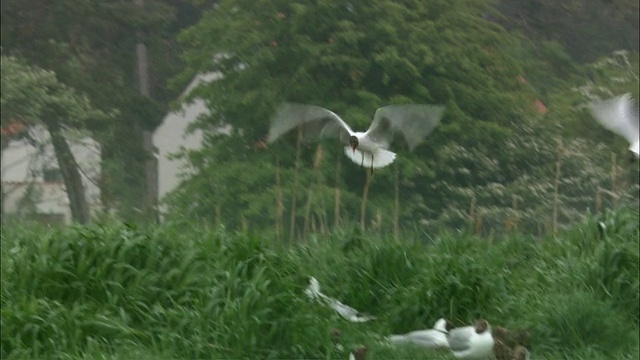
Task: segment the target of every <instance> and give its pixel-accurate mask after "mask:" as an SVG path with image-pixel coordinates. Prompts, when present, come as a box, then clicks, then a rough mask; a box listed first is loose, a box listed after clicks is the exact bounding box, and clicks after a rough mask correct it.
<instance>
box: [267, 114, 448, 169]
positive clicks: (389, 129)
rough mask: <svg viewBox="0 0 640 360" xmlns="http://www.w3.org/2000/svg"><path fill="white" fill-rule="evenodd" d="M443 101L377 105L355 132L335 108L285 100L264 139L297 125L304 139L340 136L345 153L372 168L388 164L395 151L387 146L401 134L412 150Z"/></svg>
mask: <svg viewBox="0 0 640 360" xmlns="http://www.w3.org/2000/svg"><path fill="white" fill-rule="evenodd" d="M443 113H444V106H443V105H419V104H409V105H388V106H385V107H382V108H379V109H378V110H377V111H376V113H375V115H374V116H373V121H372V123H371V126H370V127H369V130H367V131H366V132H355V131H353V130H352V129H351V127H349V125H347V123H346V122H345V121H344V120H342V118H340V116H338V115H336V114H335V113H334V112H332V111H330V110H327V109H325V108H322V107H320V106H316V105H305V104H295V103H285V104H283V105H282V106H280V108H279V109H278V110H277V112H276V114H275V116H274V119H273V123H272V124H271V129H270V130H269V136H268V139H267V142H269V143H272V142H274V141H275V140H276V139H278V138H279V137H280V136H281V135H283V134H284V133H286V132H288V131H290V130H291V129H293V128H295V127H296V126H300V127H301V128H302V134H303V137H304V139H305V140H307V141H310V140H316V139H319V138H321V137H334V138H338V139H340V141H341V142H342V143H344V144H345V145H347V146H346V147H345V155H347V157H348V158H349V159H351V160H352V161H353V162H354V163H356V164H360V166H366V167H369V168H370V169H371V173H372V174H373V169H374V168H381V167H385V166H387V165H389V164H391V163H392V162H393V161H394V160H395V158H396V154H395V153H394V152H392V151H389V150H388V147H389V145H391V143H392V142H393V140H394V138H395V136H396V135H397V134H401V135H402V136H403V137H404V139H405V140H406V142H407V145H408V146H409V150H410V151H411V150H413V149H414V148H415V147H416V146H418V144H420V143H421V142H422V141H423V140H424V138H425V137H426V136H427V135H429V133H430V132H431V131H432V130H433V129H434V128H435V127H436V126H437V125H438V124H439V122H440V118H441V117H442V114H443Z"/></svg>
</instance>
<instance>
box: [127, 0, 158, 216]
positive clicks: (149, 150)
mask: <svg viewBox="0 0 640 360" xmlns="http://www.w3.org/2000/svg"><path fill="white" fill-rule="evenodd" d="M133 2H134V4H135V5H137V6H138V7H139V8H140V13H142V12H144V0H133ZM137 36H138V39H139V42H138V43H137V44H136V63H137V64H136V65H137V66H136V70H137V71H136V74H137V77H138V79H137V80H138V81H137V82H138V91H139V92H140V95H142V96H144V97H150V96H151V95H150V91H149V59H148V57H147V46H146V45H145V44H144V43H143V42H141V40H140V39H142V38H143V34H142V33H141V32H138V34H137ZM142 148H143V149H144V152H145V154H146V160H145V166H144V169H145V171H144V175H145V187H144V188H145V193H144V200H143V209H144V213H145V214H150V215H152V217H153V219H154V220H155V221H156V222H157V221H158V209H157V202H158V199H157V198H158V158H157V157H156V154H157V152H156V151H155V147H154V146H153V133H152V132H151V131H149V130H147V129H142Z"/></svg>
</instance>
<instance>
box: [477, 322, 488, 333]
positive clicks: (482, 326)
mask: <svg viewBox="0 0 640 360" xmlns="http://www.w3.org/2000/svg"><path fill="white" fill-rule="evenodd" d="M485 331H491V329H490V327H489V322H488V321H487V320H484V319H480V320H478V321H477V322H476V333H478V334H482V333H483V332H485Z"/></svg>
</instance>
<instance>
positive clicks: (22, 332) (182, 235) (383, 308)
mask: <svg viewBox="0 0 640 360" xmlns="http://www.w3.org/2000/svg"><path fill="white" fill-rule="evenodd" d="M597 220H602V221H604V222H605V223H606V224H607V232H606V235H605V236H604V237H602V236H600V235H599V233H598V230H597V226H596V221H597ZM638 236H639V226H638V213H637V210H631V211H629V210H626V211H625V210H622V211H620V212H618V213H607V214H605V215H603V216H601V217H600V218H591V219H589V220H587V221H586V222H585V223H584V224H581V225H580V226H577V227H575V228H573V229H571V230H568V231H566V232H563V233H561V234H560V235H559V236H558V237H557V238H551V237H550V238H544V239H534V238H530V237H526V236H515V235H514V236H505V237H504V238H497V239H496V240H494V241H493V243H492V244H488V243H487V242H486V241H485V240H482V239H480V238H475V237H472V236H467V235H464V234H441V235H439V236H429V237H428V236H426V235H424V234H423V235H415V236H414V237H413V238H406V239H403V242H402V243H395V242H393V241H392V240H390V239H384V238H377V237H375V236H369V235H366V234H364V235H363V234H359V233H358V232H356V231H350V230H344V231H342V232H336V233H334V234H332V235H331V236H328V237H318V238H314V239H312V241H310V242H309V243H306V244H300V245H296V246H291V247H286V248H285V247H283V246H276V245H274V244H273V241H272V239H271V238H267V237H261V236H255V235H245V234H235V233H229V232H227V231H225V230H224V229H213V230H212V229H189V230H185V229H184V228H177V227H175V226H171V225H163V226H161V227H157V228H153V229H134V228H131V227H128V226H125V225H109V226H106V225H105V226H98V225H94V226H90V227H86V228H82V227H70V228H64V229H54V230H51V229H43V228H33V227H31V228H27V227H18V226H7V227H5V228H4V229H3V232H2V319H1V326H2V358H3V359H347V356H348V355H347V352H346V351H345V352H339V351H338V350H336V349H335V348H334V346H333V343H332V338H331V335H330V333H331V329H333V328H339V329H340V330H341V331H342V333H343V339H342V341H343V343H344V345H345V347H346V348H347V349H349V347H350V346H352V345H354V346H355V345H356V344H364V345H366V346H367V347H368V348H369V349H370V352H369V354H370V356H369V357H370V358H372V359H409V358H411V359H453V357H452V356H450V355H448V354H438V353H431V352H428V351H424V350H419V349H413V348H409V349H405V348H391V347H387V346H385V345H383V344H381V343H379V342H378V339H379V338H380V337H381V336H384V335H388V334H392V333H403V332H407V331H411V330H417V329H423V328H429V327H431V326H432V325H433V323H434V321H435V320H436V319H437V318H439V317H440V316H445V317H447V318H449V319H451V320H453V321H454V322H455V323H456V325H462V324H467V323H471V322H472V321H473V320H474V319H475V318H477V317H480V316H482V317H484V318H486V319H488V320H489V321H490V323H491V324H492V325H494V326H496V325H501V326H505V327H507V328H510V329H516V328H522V329H526V330H528V331H529V332H530V333H531V335H532V339H531V350H532V359H549V360H550V359H554V360H555V359H585V360H587V359H638V356H639V347H638V335H639V331H638V321H639V301H640V299H639V276H638V271H639V255H638ZM426 239H428V241H427V244H426V245H424V242H425V241H424V240H426ZM417 244H420V245H417ZM309 276H314V277H316V278H317V279H318V280H319V281H320V284H321V285H322V291H323V292H324V293H326V294H327V295H329V296H332V297H335V298H337V299H339V300H341V301H342V302H344V303H346V304H349V305H351V306H353V307H355V308H357V309H359V310H362V311H366V312H369V313H372V314H374V315H377V316H378V317H379V318H378V319H377V320H375V321H372V322H369V323H361V324H353V323H349V322H346V321H345V320H343V319H342V318H340V317H339V315H337V314H336V313H334V312H333V311H332V310H331V309H327V308H325V307H322V306H321V305H318V304H315V303H311V302H310V301H309V300H308V299H307V298H306V296H305V295H304V293H303V291H304V289H305V288H306V286H307V284H308V281H309Z"/></svg>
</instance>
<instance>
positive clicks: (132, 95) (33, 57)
mask: <svg viewBox="0 0 640 360" xmlns="http://www.w3.org/2000/svg"><path fill="white" fill-rule="evenodd" d="M2 10H3V11H2V24H1V26H2V47H3V54H10V55H16V56H19V57H21V58H24V59H26V60H28V61H29V63H31V64H34V65H36V66H39V67H40V68H43V69H47V70H52V71H54V72H55V73H56V74H57V76H58V79H59V81H60V82H62V83H64V84H66V85H68V86H70V87H73V88H76V89H78V90H79V91H81V92H83V93H85V94H87V96H88V97H89V98H90V99H91V102H92V104H93V106H94V107H95V108H97V109H102V110H105V111H106V110H108V109H114V108H115V109H118V110H119V115H118V116H116V117H115V118H113V119H109V121H104V120H101V119H92V120H90V121H89V122H88V123H87V124H86V126H87V129H89V130H90V131H91V132H92V133H93V134H94V136H95V137H96V138H97V139H98V140H99V141H100V143H101V144H102V157H103V164H102V166H103V171H102V173H103V174H104V177H103V179H102V184H101V190H102V191H101V194H102V202H103V203H104V204H105V205H106V206H108V207H109V208H118V209H119V210H121V214H122V215H123V216H124V217H125V218H128V219H133V218H136V216H138V215H136V212H135V211H132V209H135V208H140V207H141V205H142V204H143V201H144V199H143V195H144V194H145V191H144V190H145V189H144V188H145V172H144V165H145V162H146V161H147V160H148V159H149V158H151V156H152V154H147V153H146V151H145V149H144V148H143V132H144V131H152V130H153V129H155V127H156V126H157V125H158V124H159V122H160V121H161V119H162V117H163V114H164V113H165V111H166V109H167V108H168V106H167V103H168V102H169V101H170V100H171V99H173V98H174V96H175V95H176V94H177V91H179V90H181V89H178V90H176V89H170V88H169V87H168V85H167V81H166V80H167V78H168V77H169V76H172V75H173V74H174V73H176V72H177V71H178V69H179V68H180V66H181V64H180V61H179V59H178V58H177V56H176V55H177V53H178V47H177V46H176V44H175V41H174V40H173V37H174V35H175V33H176V32H177V31H178V30H179V27H180V26H184V24H189V23H191V22H193V21H195V20H196V19H197V14H196V13H195V12H194V10H196V8H195V7H194V6H193V5H191V4H190V3H189V2H188V1H187V0H146V1H144V7H143V8H140V7H138V6H137V5H136V3H135V2H134V1H132V0H116V1H107V2H105V1H100V0H80V1H70V0H63V1H56V2H54V3H51V2H49V1H44V0H36V1H30V2H24V1H16V0H7V1H3V3H2ZM137 43H143V44H145V45H146V47H147V49H148V59H149V87H150V90H151V91H150V95H151V97H144V96H141V95H140V94H139V93H138V90H137V86H138V83H137V81H136V76H135V69H136V51H135V50H136V44H137ZM177 88H179V87H177Z"/></svg>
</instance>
